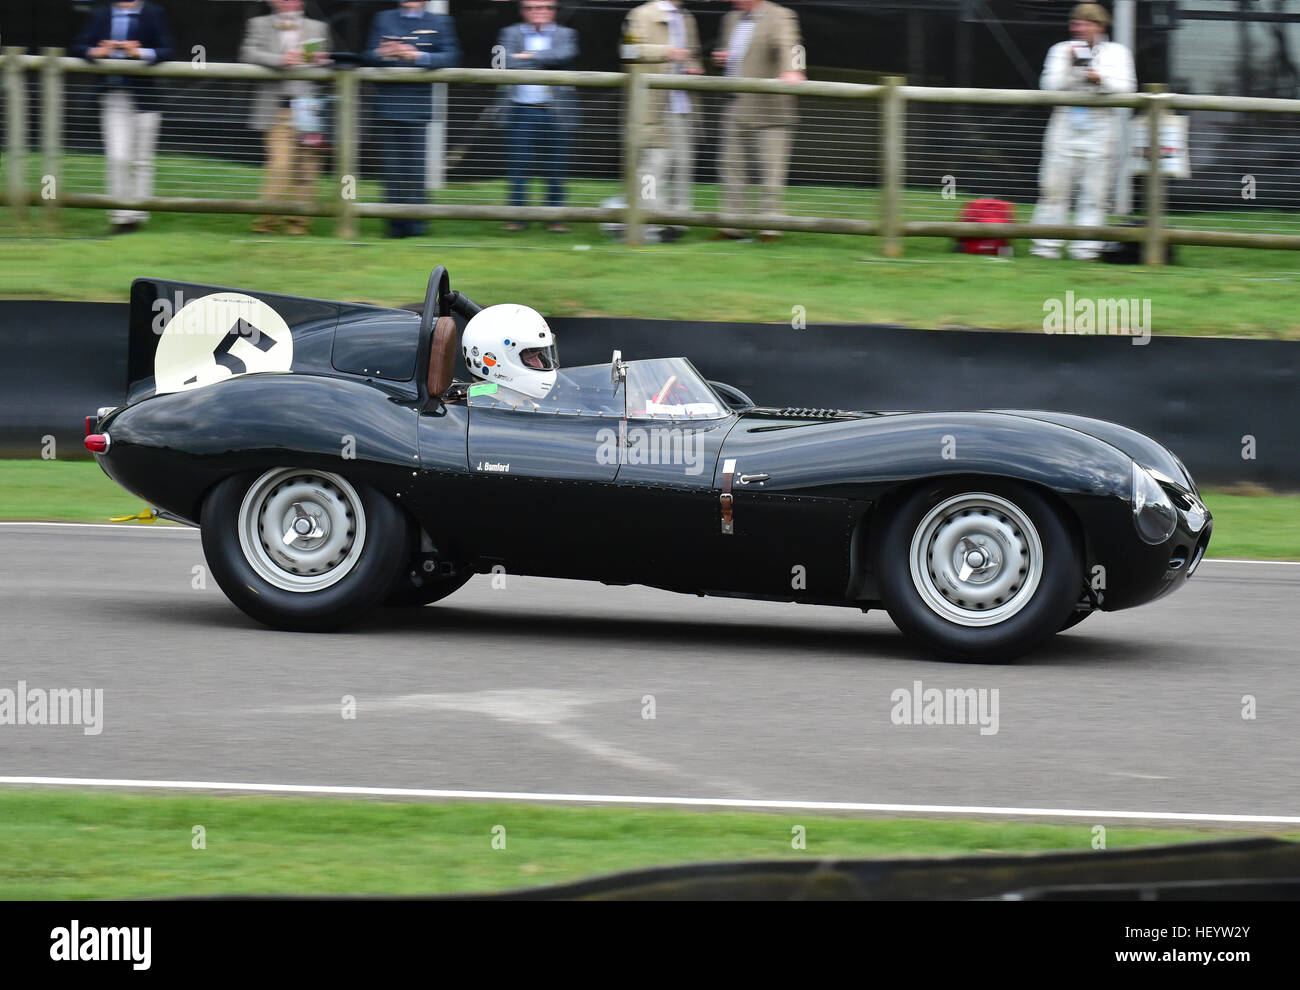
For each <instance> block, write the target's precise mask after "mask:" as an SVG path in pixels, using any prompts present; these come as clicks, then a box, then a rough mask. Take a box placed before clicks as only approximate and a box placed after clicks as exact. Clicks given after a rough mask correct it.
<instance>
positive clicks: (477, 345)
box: [461, 303, 560, 408]
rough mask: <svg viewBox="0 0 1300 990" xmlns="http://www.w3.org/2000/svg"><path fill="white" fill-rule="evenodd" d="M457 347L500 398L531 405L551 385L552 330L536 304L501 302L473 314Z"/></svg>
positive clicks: (555, 360)
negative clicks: (523, 304) (534, 305)
mask: <svg viewBox="0 0 1300 990" xmlns="http://www.w3.org/2000/svg"><path fill="white" fill-rule="evenodd" d="M461 349H462V351H463V353H464V355H465V364H466V365H467V366H468V367H469V370H470V374H472V375H473V376H474V377H475V378H480V379H482V380H483V381H484V382H486V383H488V385H489V386H491V387H492V388H493V389H494V391H493V392H492V393H491V398H492V399H495V400H496V401H497V402H499V403H503V404H505V405H509V406H523V407H525V408H536V407H537V402H536V401H535V400H537V399H543V398H545V397H546V395H547V393H548V392H550V391H551V389H552V388H553V387H554V386H555V376H556V372H557V371H558V370H559V367H560V362H559V358H558V357H557V356H556V351H555V334H553V333H552V332H551V328H550V327H549V326H547V325H546V321H545V320H544V319H542V314H541V313H539V312H537V310H535V309H529V308H528V307H527V306H519V305H516V304H515V303H504V304H502V305H500V306H489V307H488V308H487V309H485V310H482V311H481V312H479V313H476V314H475V315H474V318H473V319H471V320H470V321H469V323H467V324H466V325H465V333H464V334H463V335H462V336H461ZM475 394H484V395H485V396H486V394H487V390H486V388H485V389H484V391H483V392H478V391H477V390H476V391H475Z"/></svg>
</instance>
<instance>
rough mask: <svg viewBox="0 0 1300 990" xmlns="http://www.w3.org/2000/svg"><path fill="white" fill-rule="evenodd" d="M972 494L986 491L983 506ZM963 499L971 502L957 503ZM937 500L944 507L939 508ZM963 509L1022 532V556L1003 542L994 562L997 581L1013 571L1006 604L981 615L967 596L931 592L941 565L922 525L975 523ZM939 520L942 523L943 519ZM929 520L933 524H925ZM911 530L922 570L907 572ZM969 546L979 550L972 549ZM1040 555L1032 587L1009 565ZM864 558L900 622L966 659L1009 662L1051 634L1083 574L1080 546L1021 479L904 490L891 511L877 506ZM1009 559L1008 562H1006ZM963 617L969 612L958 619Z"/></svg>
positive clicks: (932, 645) (946, 653) (944, 652)
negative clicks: (1002, 572) (1003, 613)
mask: <svg viewBox="0 0 1300 990" xmlns="http://www.w3.org/2000/svg"><path fill="white" fill-rule="evenodd" d="M981 496H992V498H991V499H986V500H985V501H987V502H990V503H991V507H980V506H979V505H978V503H979V501H980V498H981ZM967 500H969V502H968V501H967ZM999 500H1000V502H999ZM1005 503H1009V505H1010V508H1009V509H1007V510H1006V513H1005V514H1002V513H1001V512H1000V511H999V509H998V505H999V504H1005ZM967 504H969V505H972V506H975V507H974V508H969V509H965V511H962V510H963V509H964V508H965V506H966V505H967ZM945 506H951V507H952V508H950V509H946V508H945ZM1012 510H1015V511H1012ZM945 513H949V514H950V516H946V515H945ZM1017 515H1019V516H1021V517H1026V518H1027V520H1028V522H1030V523H1031V524H1032V530H1033V534H1032V535H1033V536H1036V537H1037V541H1038V542H1037V544H1036V545H1035V544H1034V543H1033V540H1032V538H1031V537H1030V536H1026V534H1025V532H1024V530H1025V529H1026V527H1022V526H1020V525H1019V523H1018V522H1017V520H1016V516H1017ZM967 516H974V517H975V519H976V520H978V519H979V518H980V517H981V516H984V517H988V518H989V519H990V520H992V522H991V524H990V525H991V526H992V527H995V528H996V527H1002V528H1004V529H1005V530H1007V531H1009V532H1011V533H1012V534H1013V535H1017V534H1018V536H1021V537H1025V538H1024V539H1023V540H1019V539H1017V540H1013V541H1012V543H1013V544H1014V545H1015V546H1018V547H1020V548H1021V550H1023V551H1024V553H1025V557H1024V558H1022V560H1020V561H1015V560H1014V559H1013V556H1012V553H1011V552H1010V551H1007V550H1006V548H1005V547H1004V548H1003V551H1002V557H1001V558H999V560H1000V565H1001V566H1005V567H1006V580H1007V581H1016V580H1018V579H1019V580H1022V585H1020V586H1016V585H1014V584H1013V585H1011V588H1012V590H1011V592H1010V594H1009V595H1008V596H1007V598H1008V601H1007V604H1004V605H1003V604H999V605H997V606H994V605H992V604H990V605H989V608H990V609H993V611H989V612H986V613H980V612H978V611H977V608H978V607H979V606H976V605H973V604H972V603H966V602H962V601H948V600H946V599H945V598H943V597H941V596H940V595H936V594H935V590H936V589H938V588H940V587H941V586H944V585H943V582H942V581H941V580H940V577H939V576H937V575H940V576H941V571H942V564H941V563H940V564H936V563H934V561H935V556H934V552H933V547H934V546H935V545H936V544H937V543H938V537H937V535H936V537H935V539H934V540H933V541H930V540H927V538H926V534H929V533H930V532H931V529H930V527H931V526H933V525H938V526H939V527H940V528H939V529H938V530H935V531H934V532H935V533H942V532H943V526H945V525H949V524H951V523H952V522H953V521H955V522H957V523H958V524H959V525H958V529H959V530H960V529H961V527H964V526H967V525H970V526H972V527H974V528H975V529H978V527H979V526H980V525H981V523H979V522H977V521H974V520H973V521H971V522H969V523H968V522H967V520H966V517H967ZM945 518H947V519H949V522H943V520H944V519H945ZM936 519H937V520H939V522H938V523H935V522H934V520H936ZM923 524H924V527H923ZM923 529H924V532H923V531H922V530H923ZM977 535H978V534H977ZM914 538H915V540H916V543H917V548H918V554H919V557H918V560H923V561H925V568H924V571H921V570H920V568H919V566H918V568H917V570H918V573H917V575H916V576H915V577H914V574H913V566H912V564H911V561H912V559H913V558H912V552H913V541H914ZM961 545H963V544H959V546H961ZM964 545H971V546H973V544H964ZM998 546H1001V544H998ZM975 549H976V550H977V552H978V548H975ZM959 553H962V554H964V553H965V551H959ZM1039 554H1040V555H1041V556H1040V561H1039V568H1038V570H1037V574H1038V576H1037V583H1036V585H1035V584H1033V583H1032V582H1033V578H1032V577H1030V578H1024V577H1023V575H1025V574H1026V569H1021V567H1020V566H1018V565H1019V564H1020V563H1023V562H1024V561H1028V560H1030V559H1032V557H1033V556H1036V555H1039ZM958 559H961V558H960V557H959V558H958ZM872 563H873V567H874V569H875V573H876V575H877V580H878V583H879V588H880V597H881V600H882V601H883V602H884V604H885V607H886V609H888V611H889V615H890V618H892V619H893V620H894V623H895V624H896V625H897V626H898V627H899V629H901V630H902V631H903V632H904V633H906V634H907V635H908V636H910V637H912V638H913V639H916V640H917V641H919V642H920V643H921V644H922V645H923V646H925V647H926V648H927V649H929V650H931V651H933V652H934V653H936V654H938V655H939V656H941V657H944V658H946V659H951V660H960V661H968V662H975V663H981V662H1004V661H1008V660H1013V659H1015V658H1016V657H1019V656H1022V655H1023V654H1025V653H1027V652H1029V651H1030V650H1032V649H1034V647H1036V646H1038V645H1040V644H1041V643H1043V642H1045V641H1046V640H1047V639H1049V638H1050V637H1052V636H1053V635H1055V634H1056V633H1057V631H1058V630H1060V629H1061V627H1062V625H1063V624H1064V623H1065V622H1067V621H1068V619H1069V616H1070V613H1071V611H1072V610H1073V608H1074V606H1075V603H1076V602H1078V600H1079V587H1080V584H1081V582H1082V580H1083V577H1082V575H1083V554H1082V552H1081V550H1080V547H1079V541H1078V539H1077V538H1076V536H1075V533H1074V530H1073V528H1072V527H1071V526H1070V525H1069V523H1068V522H1067V521H1066V519H1065V518H1064V516H1063V513H1062V511H1061V510H1059V509H1058V508H1057V507H1056V506H1055V505H1054V504H1053V503H1052V502H1051V501H1050V500H1049V499H1048V498H1047V497H1046V496H1044V495H1042V494H1040V493H1039V492H1037V491H1035V490H1034V489H1032V488H1030V487H1028V486H1025V485H1021V484H1017V483H1015V482H1010V481H1002V480H998V481H994V480H985V479H978V478H976V479H967V480H955V481H954V480H944V481H942V482H940V483H932V484H927V485H923V486H921V487H918V488H917V489H915V490H913V491H912V492H910V493H909V494H907V495H905V496H904V498H903V499H902V501H901V502H899V503H897V505H895V506H894V507H893V508H892V509H886V512H885V513H884V514H882V516H881V518H880V519H879V520H878V522H877V525H876V526H875V528H874V540H873V560H872ZM1013 563H1014V564H1015V565H1016V566H1015V568H1014V569H1013ZM1027 569H1028V572H1029V573H1031V574H1032V573H1033V572H1034V568H1033V567H1032V566H1030V567H1028V568H1027ZM995 573H996V572H995ZM927 575H928V578H927ZM1017 575H1020V577H1019V578H1018V577H1017ZM927 583H928V584H929V586H930V589H931V590H930V592H929V594H930V597H931V599H932V600H934V601H936V602H938V604H936V605H932V604H931V603H930V601H927V598H926V596H925V594H924V593H923V590H922V588H923V587H925V586H926V585H927ZM966 587H969V585H967V586H966ZM995 601H998V602H1001V601H1002V600H1001V599H995ZM1012 608H1014V609H1017V610H1016V611H1014V612H1010V613H1008V615H1007V617H1006V618H1005V619H1002V620H996V621H994V620H995V617H996V615H997V614H998V610H1001V609H1012ZM944 609H947V610H948V611H943V610H944ZM954 612H960V613H963V615H962V616H959V620H960V621H955V620H954V618H953V617H952V613H954ZM970 616H974V618H967V617H970ZM967 621H987V622H990V623H991V624H987V625H972V624H966V622H967Z"/></svg>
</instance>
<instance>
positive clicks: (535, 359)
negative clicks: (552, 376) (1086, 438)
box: [519, 344, 560, 371]
mask: <svg viewBox="0 0 1300 990" xmlns="http://www.w3.org/2000/svg"><path fill="white" fill-rule="evenodd" d="M519 363H520V364H522V365H523V366H524V367H525V368H531V369H532V370H533V371H555V370H556V369H557V368H558V367H559V366H560V358H559V355H558V354H557V353H556V350H555V345H554V344H551V346H550V347H528V348H525V349H524V350H522V351H520V352H519Z"/></svg>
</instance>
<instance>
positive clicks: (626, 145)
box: [623, 62, 650, 245]
mask: <svg viewBox="0 0 1300 990" xmlns="http://www.w3.org/2000/svg"><path fill="white" fill-rule="evenodd" d="M623 69H624V71H625V72H626V73H627V82H626V86H625V96H624V112H623V188H624V197H625V198H626V199H627V210H626V211H625V213H624V216H623V242H624V243H625V244H632V245H637V244H640V243H641V242H642V241H643V240H644V238H645V222H644V221H643V220H642V219H641V217H642V214H643V213H644V212H645V210H644V208H643V207H642V205H641V146H642V143H643V142H644V140H645V115H646V105H647V103H648V97H649V92H650V91H649V88H648V87H647V86H646V84H645V67H644V66H643V65H640V64H639V63H637V62H627V63H624V66H623Z"/></svg>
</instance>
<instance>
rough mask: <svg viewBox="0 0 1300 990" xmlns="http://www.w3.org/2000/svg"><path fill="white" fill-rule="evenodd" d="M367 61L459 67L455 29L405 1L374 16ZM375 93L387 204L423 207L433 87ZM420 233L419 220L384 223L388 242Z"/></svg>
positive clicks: (420, 1)
mask: <svg viewBox="0 0 1300 990" xmlns="http://www.w3.org/2000/svg"><path fill="white" fill-rule="evenodd" d="M366 60H367V61H368V62H370V63H371V64H372V65H393V66H396V65H403V66H410V67H414V68H419V69H446V68H449V67H451V66H454V65H456V64H457V63H458V62H459V61H460V46H459V44H458V43H457V41H456V24H455V22H454V21H452V19H451V18H450V17H449V16H448V15H446V14H430V13H428V12H427V11H426V10H425V4H424V0H403V2H401V3H399V4H398V9H397V10H385V11H381V12H380V13H378V14H376V15H375V19H374V21H373V22H372V23H371V25H370V40H369V41H368V42H367V43H366ZM378 90H379V95H378V98H377V103H378V117H379V119H380V120H381V121H382V122H383V148H384V152H383V153H384V189H385V193H386V198H387V201H388V202H390V203H412V204H421V203H424V202H426V199H425V188H426V186H425V152H426V148H427V142H428V132H429V120H430V119H431V118H432V117H433V92H432V87H431V86H430V85H429V84H428V83H381V84H380V85H379V87H378ZM424 233H425V224H424V221H423V220H390V221H388V236H389V237H422V236H423V235H424Z"/></svg>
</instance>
